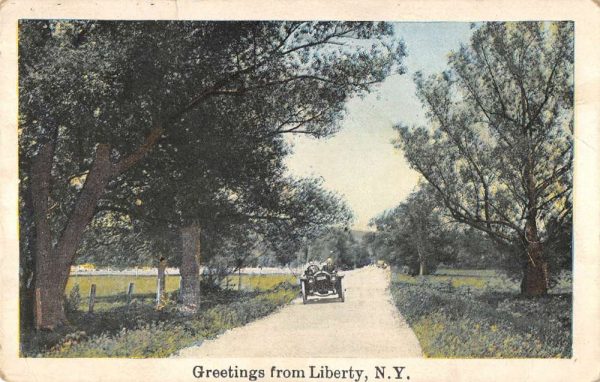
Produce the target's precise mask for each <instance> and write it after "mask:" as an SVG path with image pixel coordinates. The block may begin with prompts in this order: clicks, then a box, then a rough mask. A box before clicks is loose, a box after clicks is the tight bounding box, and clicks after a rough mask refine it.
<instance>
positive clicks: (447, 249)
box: [367, 184, 459, 274]
mask: <svg viewBox="0 0 600 382" xmlns="http://www.w3.org/2000/svg"><path fill="white" fill-rule="evenodd" d="M371 225H374V226H375V227H376V228H377V231H376V232H375V233H373V234H371V235H369V237H368V239H367V240H368V244H369V246H370V247H371V249H372V251H373V252H374V253H377V256H379V258H380V259H382V260H385V261H386V262H388V263H389V264H393V265H400V266H405V267H407V268H408V270H409V273H411V274H418V273H420V270H421V269H420V267H421V264H423V267H424V268H423V271H424V274H429V273H432V272H433V271H435V269H436V267H437V266H438V264H439V263H441V262H443V263H445V264H450V263H453V262H454V261H455V258H456V253H457V245H456V238H457V236H458V235H459V233H458V232H457V231H456V225H452V224H449V223H447V222H446V221H445V220H444V216H443V207H442V204H441V203H440V202H439V201H438V200H436V197H435V194H434V190H433V189H432V188H431V187H428V186H427V185H423V184H422V185H420V187H419V188H418V189H417V190H416V191H414V192H413V193H411V194H410V195H409V196H408V198H407V199H406V201H404V202H402V203H400V204H399V205H398V206H397V207H396V208H394V209H392V210H389V211H386V212H384V213H383V214H381V215H380V216H377V217H375V218H374V219H373V220H372V221H371Z"/></svg>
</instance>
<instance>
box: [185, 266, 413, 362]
mask: <svg viewBox="0 0 600 382" xmlns="http://www.w3.org/2000/svg"><path fill="white" fill-rule="evenodd" d="M343 274H344V275H345V276H344V289H345V290H346V292H345V293H346V296H345V300H346V301H345V302H343V303H342V302H340V301H339V299H338V298H337V297H333V296H332V297H324V298H316V297H312V298H311V297H309V301H308V303H307V304H306V305H304V304H302V299H301V298H298V299H296V300H294V301H293V302H292V303H291V304H290V305H287V306H285V307H284V308H282V309H281V310H279V311H277V312H276V313H273V314H271V315H269V316H267V317H264V318H262V319H259V320H257V321H254V322H251V323H249V324H248V325H245V326H242V327H239V328H235V329H232V330H229V331H227V332H225V333H224V334H222V335H221V336H219V337H217V338H215V339H213V340H207V341H204V342H203V343H202V344H200V345H199V346H193V347H189V348H185V349H182V350H180V351H179V353H177V354H176V355H175V356H176V357H184V358H191V357H193V358H204V357H215V358H225V357H227V358H229V357H299V358H327V357H356V358H398V357H421V356H422V352H421V347H420V346H419V342H418V341H417V338H416V337H415V334H414V333H413V331H412V330H411V329H410V327H409V326H408V324H407V323H406V321H405V320H404V319H403V317H402V316H401V315H400V313H399V312H398V310H397V309H396V307H395V306H394V305H393V303H392V300H391V295H390V292H389V289H388V287H389V284H390V279H389V278H390V273H389V271H388V270H383V269H379V268H376V267H372V266H370V267H366V268H362V269H358V270H354V271H348V272H343Z"/></svg>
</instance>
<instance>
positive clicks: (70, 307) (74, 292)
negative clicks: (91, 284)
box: [65, 284, 81, 312]
mask: <svg viewBox="0 0 600 382" xmlns="http://www.w3.org/2000/svg"><path fill="white" fill-rule="evenodd" d="M80 304H81V294H80V292H79V284H75V286H74V287H73V288H72V289H71V291H70V292H69V296H68V297H66V300H65V309H66V310H67V312H75V311H77V310H78V309H79V305H80Z"/></svg>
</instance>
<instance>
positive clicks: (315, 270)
mask: <svg viewBox="0 0 600 382" xmlns="http://www.w3.org/2000/svg"><path fill="white" fill-rule="evenodd" d="M343 278H344V276H343V275H338V273H337V271H335V270H332V271H328V270H327V269H325V267H323V268H320V267H319V266H318V265H316V264H310V265H309V266H308V267H307V268H306V270H305V271H304V274H303V275H302V276H301V277H300V285H301V287H302V303H304V304H306V302H307V301H308V297H309V296H317V297H324V296H332V295H337V296H338V297H339V299H340V301H341V302H344V289H343V288H342V279H343Z"/></svg>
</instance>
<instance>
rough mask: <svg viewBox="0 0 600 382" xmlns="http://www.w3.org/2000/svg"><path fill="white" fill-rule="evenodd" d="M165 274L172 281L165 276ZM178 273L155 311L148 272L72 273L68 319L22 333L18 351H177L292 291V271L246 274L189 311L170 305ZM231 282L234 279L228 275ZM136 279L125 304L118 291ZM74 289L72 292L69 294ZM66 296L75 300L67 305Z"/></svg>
mask: <svg viewBox="0 0 600 382" xmlns="http://www.w3.org/2000/svg"><path fill="white" fill-rule="evenodd" d="M169 279H171V280H170V281H169ZM178 279H179V278H178V277H175V276H172V277H168V278H167V290H168V291H170V292H171V293H169V299H168V301H167V303H166V304H165V306H164V307H163V309H161V310H156V309H155V302H154V293H155V291H154V288H155V283H156V277H153V276H137V277H135V276H75V277H72V278H71V279H70V280H69V286H70V289H69V288H68V289H67V296H69V295H71V296H70V297H68V300H69V301H71V302H70V303H69V304H68V305H70V306H71V309H69V310H68V312H67V318H68V320H69V323H70V325H69V326H65V327H61V328H60V329H58V330H55V331H53V332H35V331H33V330H32V331H29V332H27V331H24V332H23V333H22V337H21V353H22V355H23V356H28V357H128V358H148V357H168V356H169V355H171V354H173V353H174V352H176V351H177V350H179V349H181V348H184V347H187V346H191V345H194V344H198V343H200V342H202V341H203V340H205V339H209V338H213V337H215V336H217V335H219V334H220V333H222V332H223V331H225V330H228V329H231V328H233V327H236V326H241V325H245V324H246V323H248V322H250V321H253V320H255V319H257V318H260V317H263V316H265V315H267V314H269V313H271V312H273V311H274V310H276V309H277V308H279V307H280V306H282V305H285V304H287V303H289V302H291V301H292V300H293V299H294V298H296V297H297V296H298V286H297V285H296V284H297V283H296V280H295V278H294V277H293V276H291V275H263V276H258V275H248V276H243V278H242V286H243V287H242V289H241V290H239V291H238V290H237V287H236V285H235V284H234V285H233V287H232V288H231V289H220V290H211V291H204V292H203V294H202V299H201V302H200V306H199V307H198V309H197V311H196V312H193V313H190V312H183V311H181V310H180V309H179V308H178V306H177V304H176V303H175V298H176V287H175V285H177V286H178V284H179V280H178ZM235 279H236V280H237V277H235ZM129 282H134V283H135V294H134V299H133V301H132V303H131V304H130V305H126V304H125V290H126V288H127V285H128V284H129ZM92 283H95V284H96V285H97V295H98V298H97V302H96V306H95V309H94V313H91V314H90V313H87V298H86V297H85V296H87V293H85V294H84V293H83V290H84V289H83V288H87V289H88V290H89V285H91V284H92ZM76 284H77V285H78V286H79V288H80V289H81V291H82V292H81V293H80V295H83V297H82V296H79V297H78V298H75V297H74V295H76V293H74V292H72V291H73V288H74V287H75V285H76ZM73 300H77V301H76V303H73Z"/></svg>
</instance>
